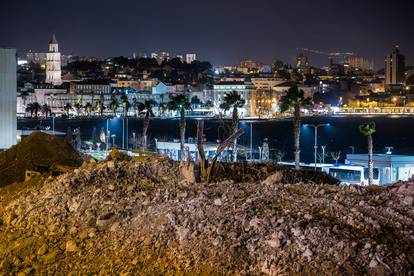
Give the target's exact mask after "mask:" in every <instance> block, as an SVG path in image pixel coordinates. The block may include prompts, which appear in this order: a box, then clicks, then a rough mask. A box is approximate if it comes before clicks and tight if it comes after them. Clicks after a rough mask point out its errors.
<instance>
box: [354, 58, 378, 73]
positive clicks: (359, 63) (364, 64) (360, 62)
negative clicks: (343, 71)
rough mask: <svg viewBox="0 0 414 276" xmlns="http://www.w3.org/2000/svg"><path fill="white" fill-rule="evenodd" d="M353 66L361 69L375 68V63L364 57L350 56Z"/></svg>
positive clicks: (369, 69)
mask: <svg viewBox="0 0 414 276" xmlns="http://www.w3.org/2000/svg"><path fill="white" fill-rule="evenodd" d="M348 63H349V66H350V67H351V68H355V69H360V70H363V71H371V70H374V63H373V62H372V61H369V60H368V59H366V58H363V57H350V58H349V59H348Z"/></svg>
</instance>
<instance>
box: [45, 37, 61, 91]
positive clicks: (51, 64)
mask: <svg viewBox="0 0 414 276" xmlns="http://www.w3.org/2000/svg"><path fill="white" fill-rule="evenodd" d="M46 83H51V84H53V85H60V84H62V69H61V56H60V53H59V45H58V42H57V40H56V37H55V35H53V37H52V40H50V42H49V52H47V53H46Z"/></svg>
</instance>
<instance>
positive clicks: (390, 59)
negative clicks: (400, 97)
mask: <svg viewBox="0 0 414 276" xmlns="http://www.w3.org/2000/svg"><path fill="white" fill-rule="evenodd" d="M404 73H405V57H404V56H403V55H402V54H400V50H399V48H398V46H396V47H395V49H394V51H393V52H392V53H391V54H389V55H387V56H386V57H385V84H386V85H396V84H402V83H403V82H404V80H405V75H404Z"/></svg>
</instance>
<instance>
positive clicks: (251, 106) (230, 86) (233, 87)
mask: <svg viewBox="0 0 414 276" xmlns="http://www.w3.org/2000/svg"><path fill="white" fill-rule="evenodd" d="M213 89H214V90H213V100H214V105H215V106H216V109H217V110H216V112H217V114H218V108H219V106H220V105H221V104H222V102H223V100H224V96H225V95H226V94H227V93H230V92H231V91H237V92H238V93H239V94H240V95H241V97H242V98H243V99H244V100H245V104H244V106H243V107H242V108H239V114H240V117H249V116H254V114H255V111H256V107H255V101H254V99H252V97H253V96H254V86H253V84H252V83H250V82H245V81H223V82H219V83H216V84H214V86H213ZM230 113H231V110H229V111H228V114H227V115H230Z"/></svg>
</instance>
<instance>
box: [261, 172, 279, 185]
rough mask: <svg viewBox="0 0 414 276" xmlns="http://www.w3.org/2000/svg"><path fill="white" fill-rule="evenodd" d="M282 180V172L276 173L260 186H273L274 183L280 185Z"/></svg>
mask: <svg viewBox="0 0 414 276" xmlns="http://www.w3.org/2000/svg"><path fill="white" fill-rule="evenodd" d="M282 178H283V173H282V172H276V173H274V174H272V175H270V176H268V177H267V178H266V179H265V180H263V181H262V184H264V185H273V184H276V183H280V181H281V180H282Z"/></svg>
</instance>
